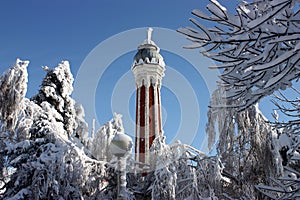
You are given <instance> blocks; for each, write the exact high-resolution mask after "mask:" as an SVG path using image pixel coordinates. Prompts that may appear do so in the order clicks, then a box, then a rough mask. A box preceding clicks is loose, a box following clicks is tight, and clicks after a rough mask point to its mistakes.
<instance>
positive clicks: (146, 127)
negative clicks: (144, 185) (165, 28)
mask: <svg viewBox="0 0 300 200" xmlns="http://www.w3.org/2000/svg"><path fill="white" fill-rule="evenodd" d="M152 31H153V29H152V28H148V31H147V38H146V40H145V41H144V42H143V43H142V44H141V45H139V47H138V52H137V53H136V55H135V56H134V62H133V65H132V68H131V70H132V72H133V74H134V78H135V84H136V133H135V159H136V161H138V162H143V163H146V164H150V158H149V155H150V147H151V145H152V143H153V140H154V139H155V138H156V137H157V136H158V135H159V134H162V119H161V108H160V105H161V100H160V88H161V81H162V77H163V76H164V71H165V63H164V60H163V57H162V56H161V55H160V54H159V50H160V49H159V47H158V46H156V44H155V43H154V42H153V41H152V40H151V34H152Z"/></svg>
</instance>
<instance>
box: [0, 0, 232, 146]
mask: <svg viewBox="0 0 300 200" xmlns="http://www.w3.org/2000/svg"><path fill="white" fill-rule="evenodd" d="M225 2H226V1H225ZM233 2H235V1H233ZM208 3H209V1H207V0H162V1H161V0H151V1H138V0H128V1H124V0H93V1H92V0H88V1H83V0H72V1H71V0H69V1H60V0H53V1H45V0H31V1H29V0H26V1H25V0H24V1H17V0H10V1H1V2H0V31H1V32H0V34H1V35H0V36H1V37H0V72H1V73H2V72H3V71H4V70H6V69H7V68H8V67H10V66H11V65H13V64H14V62H15V60H16V58H20V59H24V60H30V65H29V67H28V72H29V83H28V93H27V96H28V97H31V96H33V95H34V94H36V92H37V90H38V88H39V85H40V83H41V79H42V78H43V77H44V75H45V72H44V71H43V70H42V68H41V66H44V65H47V66H49V67H50V68H53V67H55V66H56V65H57V64H58V63H59V62H60V61H61V60H68V61H70V64H71V71H72V73H73V75H74V77H75V78H76V77H77V73H78V71H79V69H80V68H81V67H82V63H83V62H84V60H85V59H87V57H89V55H90V53H91V52H92V51H93V49H95V48H96V47H97V46H98V47H99V45H100V46H101V44H102V43H103V42H104V41H107V40H108V41H111V40H110V39H111V38H115V37H116V35H117V36H118V34H119V36H120V34H121V36H122V34H123V33H124V31H133V32H134V33H141V34H140V36H139V37H140V39H139V40H140V42H141V43H142V42H143V40H144V38H145V35H146V28H145V27H156V28H154V32H153V40H154V41H155V42H156V43H157V45H158V46H160V44H161V45H163V41H162V38H161V37H160V36H159V35H158V34H159V33H160V31H159V30H158V29H167V30H176V29H178V28H179V27H180V26H191V25H192V24H191V23H190V22H189V21H188V19H189V18H190V17H192V15H191V11H192V10H193V9H195V8H199V9H204V8H205V6H206V5H207V4H208ZM231 4H232V2H231ZM143 28H144V29H145V33H142V32H141V30H144V29H143ZM135 30H137V31H135ZM172 37H173V36H172ZM174 37H175V36H174ZM176 37H177V36H176ZM178 37H182V40H176V41H174V43H175V44H177V43H180V44H178V45H179V46H184V45H187V44H189V41H187V40H185V39H184V37H183V36H181V35H180V34H178ZM155 39H157V40H155ZM128 42H130V41H128ZM117 48H118V45H115V46H111V48H110V49H107V52H106V53H107V55H108V54H111V53H112V52H114V51H115V50H116V49H117ZM173 50H174V49H173ZM174 51H177V50H174ZM174 51H168V50H167V49H163V48H162V50H161V54H162V55H163V57H164V59H165V62H166V64H167V66H170V68H169V70H168V69H167V71H166V76H165V78H164V80H165V82H164V80H163V84H165V83H166V85H163V88H162V103H163V110H164V114H163V117H164V121H165V126H164V131H165V135H166V136H167V142H171V141H173V139H174V138H175V139H176V138H177V136H175V135H179V137H178V138H180V139H183V140H185V139H187V138H191V139H190V140H189V139H187V140H186V141H187V143H190V144H192V145H193V146H195V147H197V148H201V145H202V143H203V140H204V139H203V138H204V135H205V123H206V112H207V106H208V102H209V89H208V87H209V86H208V85H207V84H208V83H207V81H209V80H208V79H210V77H206V75H205V74H203V73H199V69H200V68H201V67H202V68H207V67H208V65H210V63H209V60H207V59H205V58H203V57H201V56H200V54H199V57H197V59H198V60H197V59H196V60H195V62H196V63H197V64H193V65H192V64H191V63H189V61H188V59H187V58H184V57H182V56H180V55H176V53H174ZM186 51H190V52H191V54H192V52H194V53H195V51H192V50H186ZM106 53H103V54H99V55H98V56H99V57H98V59H99V63H101V60H102V59H104V58H105V57H106V56H107V55H106ZM134 54H135V50H133V51H129V52H124V54H120V55H119V57H118V58H117V59H115V60H113V61H112V63H111V64H110V65H109V66H106V70H105V73H103V74H102V77H100V79H99V82H98V85H97V91H96V95H95V97H94V98H95V105H92V107H95V112H96V115H97V121H98V123H99V124H103V123H105V122H106V121H108V120H109V119H111V118H112V112H114V111H117V112H119V110H118V106H119V105H115V106H112V107H113V108H111V105H112V104H118V102H121V100H122V97H121V98H120V97H119V96H118V95H116V96H117V97H115V98H118V99H117V101H116V100H112V98H113V96H114V92H116V91H119V90H122V87H120V83H118V81H120V80H122V81H125V80H127V84H128V87H129V88H130V89H129V90H130V91H129V92H131V91H133V90H134V87H135V85H134V81H133V76H131V75H130V74H129V72H130V67H131V64H132V61H133V56H134ZM197 55H198V54H197ZM99 67H103V66H99ZM173 69H174V71H172V70H173ZM200 71H201V70H200ZM176 73H177V74H176ZM126 74H127V75H128V76H125V75H126ZM168 74H169V77H171V78H168ZM128 77H129V78H130V77H131V78H132V80H129V81H128V79H126V78H128ZM176 77H178V79H177V78H176ZM86 79H87V81H88V79H89V77H86ZM130 81H132V82H130ZM182 81H183V82H184V81H185V83H183V82H182ZM213 81H214V79H213V80H212V82H213ZM118 84H119V85H118ZM121 85H122V84H121ZM184 85H186V86H189V87H190V90H188V89H189V88H185V86H184ZM118 88H119V89H118ZM120 88H121V89H120ZM75 90H76V87H75ZM87 90H88V88H87ZM178 91H179V92H178ZM189 91H192V92H193V93H194V94H192V95H191V96H189V94H191V93H189ZM125 92H126V91H125ZM185 94H187V95H185ZM125 95H126V94H125ZM134 95H135V94H134V93H130V95H127V96H126V98H124V102H125V104H124V105H125V107H127V108H128V112H129V113H130V114H129V115H130V116H127V115H126V114H124V113H121V114H123V116H124V118H125V117H126V119H124V120H125V121H127V122H125V123H124V126H125V131H126V132H128V134H129V135H133V134H134V130H133V124H132V122H133V121H134V120H135V116H134V113H135V110H134V109H135V107H134V103H135V98H134ZM193 95H194V96H193ZM193 98H194V99H193ZM189 99H191V100H190V101H189ZM75 100H77V99H75ZM187 100H188V101H187ZM194 100H195V101H196V104H197V106H198V107H199V108H198V110H196V109H194V108H196V107H197V106H196V107H193V106H194V104H193V103H194V102H195V101H194ZM116 102H117V103H116ZM190 102H191V107H190V108H189V109H190V110H189V112H190V113H189V117H186V118H185V119H184V120H183V119H182V117H183V116H185V115H183V111H182V109H185V108H186V107H187V104H189V103H190ZM192 104H193V105H192ZM84 106H86V105H84ZM87 106H91V105H87ZM122 106H123V104H122ZM114 108H116V109H115V110H114ZM197 113H198V114H197ZM86 114H87V121H88V123H89V125H90V124H91V115H90V113H86ZM128 118H130V119H128ZM195 118H197V119H196V120H195ZM182 121H184V122H182ZM189 121H190V122H191V123H194V122H195V121H196V122H197V121H199V122H198V124H191V126H192V127H196V130H195V131H196V135H195V134H194V133H190V130H189V129H185V128H184V129H183V130H181V128H180V127H185V126H186V124H187V123H188V122H189ZM130 123H131V124H130ZM183 123H184V124H183ZM198 126H199V127H198ZM187 132H189V133H187ZM184 142H185V141H184Z"/></svg>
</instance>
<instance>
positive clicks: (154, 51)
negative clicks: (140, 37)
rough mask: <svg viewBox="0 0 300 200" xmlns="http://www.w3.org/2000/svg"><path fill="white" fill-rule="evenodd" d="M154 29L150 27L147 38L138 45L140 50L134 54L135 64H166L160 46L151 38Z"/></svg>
mask: <svg viewBox="0 0 300 200" xmlns="http://www.w3.org/2000/svg"><path fill="white" fill-rule="evenodd" d="M152 31H153V29H152V28H148V31H147V39H146V40H145V41H144V42H143V43H142V44H141V45H140V46H139V47H138V51H137V53H136V54H135V56H134V62H133V65H137V64H142V63H153V64H160V65H161V66H165V63H164V59H163V57H162V56H161V55H160V53H159V51H160V49H159V47H158V46H156V44H155V43H154V42H153V41H152V40H151V35H152Z"/></svg>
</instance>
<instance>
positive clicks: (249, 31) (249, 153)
mask: <svg viewBox="0 0 300 200" xmlns="http://www.w3.org/2000/svg"><path fill="white" fill-rule="evenodd" d="M210 2H211V3H210V4H209V5H207V7H206V8H207V10H208V13H207V12H204V11H201V10H194V11H193V12H192V13H193V14H194V15H195V16H196V17H198V18H200V19H201V20H203V21H206V22H208V23H211V24H214V26H213V27H212V28H207V27H205V26H204V25H202V24H201V23H199V22H198V21H197V20H196V19H191V22H192V23H193V24H194V25H195V26H196V27H197V28H198V29H195V28H191V27H186V28H180V29H179V30H178V31H179V32H181V33H183V34H184V35H186V36H187V37H188V39H189V40H191V41H192V45H191V46H189V48H202V47H203V51H201V53H202V54H203V55H204V56H207V57H209V58H211V59H213V60H215V61H216V63H217V64H216V66H212V68H215V69H218V70H220V71H221V76H220V81H219V86H218V89H217V90H216V91H215V92H214V94H213V95H212V97H211V102H210V108H209V111H208V124H207V134H208V136H209V148H212V147H213V145H214V144H215V141H216V137H217V135H219V141H218V143H217V146H216V148H217V153H218V156H220V159H221V162H222V163H223V164H224V169H223V172H222V174H223V175H224V176H225V177H227V178H228V180H229V183H228V184H227V185H223V186H222V187H223V190H224V197H227V198H246V199H253V198H258V199H261V198H264V197H266V198H272V199H278V198H280V199H297V198H299V196H300V191H299V185H300V184H299V178H300V176H299V175H300V167H299V166H300V162H299V160H298V154H299V99H298V98H297V99H296V100H293V101H290V100H289V101H287V99H286V98H285V97H283V96H281V97H280V98H277V100H276V101H275V104H276V105H277V106H278V109H279V110H280V111H281V112H282V113H284V114H286V115H287V116H289V117H291V116H292V117H295V120H291V121H288V122H285V123H282V122H279V121H278V117H277V114H276V113H275V114H274V116H276V120H275V123H273V124H272V123H270V122H268V121H267V119H265V118H264V117H263V115H262V114H261V112H260V111H259V109H258V104H257V103H258V102H259V100H260V99H262V98H263V97H265V96H270V95H271V94H273V93H274V92H275V91H279V93H280V91H281V90H286V88H289V87H291V86H292V85H293V83H295V80H296V81H297V80H298V79H299V76H300V65H299V55H300V43H299V41H300V37H299V32H300V21H299V16H300V15H299V13H300V10H299V8H300V7H299V6H300V2H299V1H298V0H254V1H251V2H250V1H241V2H239V3H238V6H237V7H236V9H235V10H236V13H234V14H231V13H230V12H229V11H228V9H226V8H225V6H223V5H221V4H220V3H219V2H218V1H217V0H210ZM298 94H299V93H298ZM278 101H287V102H289V103H290V105H291V106H290V107H289V108H287V107H284V106H281V105H280V104H279V103H278ZM255 185H256V186H255Z"/></svg>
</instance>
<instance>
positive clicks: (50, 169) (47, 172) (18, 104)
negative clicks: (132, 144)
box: [0, 60, 106, 199]
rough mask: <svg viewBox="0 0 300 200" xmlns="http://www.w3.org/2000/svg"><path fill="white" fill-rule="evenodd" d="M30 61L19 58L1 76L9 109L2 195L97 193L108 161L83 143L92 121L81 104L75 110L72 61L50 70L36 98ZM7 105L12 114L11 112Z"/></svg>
mask: <svg viewBox="0 0 300 200" xmlns="http://www.w3.org/2000/svg"><path fill="white" fill-rule="evenodd" d="M24 63H25V64H26V65H25V64H24ZM26 66H27V62H22V61H20V60H18V61H17V64H16V65H15V66H14V67H12V68H11V69H10V70H9V71H8V73H6V74H4V75H3V76H2V77H1V79H0V81H1V83H3V84H2V86H1V87H2V88H1V89H2V90H1V91H2V93H1V99H2V101H3V104H1V105H2V107H1V113H4V114H2V119H1V125H2V131H1V133H0V136H1V147H2V148H1V150H0V157H1V165H0V166H1V194H0V195H1V198H3V199H82V198H87V197H92V196H93V195H95V194H96V193H97V192H98V191H99V185H100V183H101V180H102V179H103V177H104V174H105V173H106V169H105V168H106V167H105V163H104V162H101V161H97V160H94V159H91V158H90V157H89V156H88V155H87V154H86V153H85V151H86V150H85V149H86V148H85V147H84V144H81V143H80V141H78V138H77V139H76V136H81V137H79V138H84V137H82V136H83V135H85V134H86V132H87V125H86V122H85V121H84V119H83V118H82V112H83V110H82V109H81V111H80V110H78V109H77V115H76V112H75V110H76V109H75V103H74V100H73V99H72V98H71V97H70V96H69V95H70V94H71V91H72V81H73V78H72V75H71V73H70V68H69V65H68V63H67V62H63V63H61V64H60V65H59V66H58V67H56V68H55V69H54V70H50V69H47V71H48V72H47V75H46V77H45V79H44V80H43V83H42V86H41V89H40V91H39V94H38V95H36V96H35V97H34V98H32V100H30V99H27V98H25V93H26V88H27V71H26ZM8 77H9V78H8ZM4 83H6V84H7V83H10V85H9V86H6V85H5V84H4ZM8 110H9V111H10V115H7V114H6V112H7V111H8ZM5 116H6V118H5ZM11 116H13V117H11ZM12 119H14V120H15V121H14V123H12ZM76 122H81V123H80V126H81V129H75V128H76V127H77V123H76ZM13 124H14V125H13ZM8 125H9V126H8ZM7 127H9V128H7Z"/></svg>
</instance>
